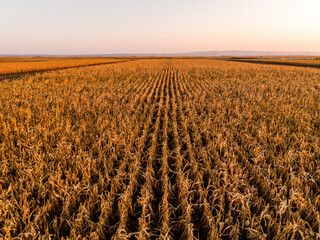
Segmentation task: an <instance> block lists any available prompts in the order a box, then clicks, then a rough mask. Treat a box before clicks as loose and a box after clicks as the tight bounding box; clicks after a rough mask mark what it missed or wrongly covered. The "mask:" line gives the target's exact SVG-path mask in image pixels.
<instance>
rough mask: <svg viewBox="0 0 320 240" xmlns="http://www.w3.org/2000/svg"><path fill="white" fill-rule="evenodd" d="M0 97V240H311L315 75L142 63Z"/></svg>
mask: <svg viewBox="0 0 320 240" xmlns="http://www.w3.org/2000/svg"><path fill="white" fill-rule="evenodd" d="M1 64H2V63H0V65H1ZM0 93H1V94H0V238H4V239H13V238H14V239H36V238H40V237H44V239H50V238H51V239H83V238H86V239H319V238H320V214H319V210H320V188H319V185H320V169H319V164H320V106H319V103H320V70H318V69H313V68H303V67H291V66H290V67H289V66H273V65H258V64H250V63H239V62H228V61H222V60H212V59H210V60H209V59H187V60H184V59H152V60H151V59H150V60H146V59H144V60H134V61H130V62H122V63H117V64H108V65H99V66H88V67H82V68H72V69H65V70H56V71H50V72H42V73H36V74H32V75H28V74H25V75H23V76H19V77H17V78H15V79H10V80H6V79H5V80H3V81H0Z"/></svg>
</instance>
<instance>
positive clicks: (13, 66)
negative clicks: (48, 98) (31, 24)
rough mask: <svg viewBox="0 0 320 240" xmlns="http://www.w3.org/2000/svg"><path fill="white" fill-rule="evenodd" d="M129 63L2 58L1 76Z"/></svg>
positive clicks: (80, 59)
mask: <svg viewBox="0 0 320 240" xmlns="http://www.w3.org/2000/svg"><path fill="white" fill-rule="evenodd" d="M121 61H128V60H127V59H110V58H70V57H69V58H67V57H65V58H63V57H60V58H59V57H55V58H30V57H25V58H0V75H12V74H21V73H31V72H38V71H47V70H56V69H65V68H71V67H80V66H90V65H99V64H107V63H114V62H121Z"/></svg>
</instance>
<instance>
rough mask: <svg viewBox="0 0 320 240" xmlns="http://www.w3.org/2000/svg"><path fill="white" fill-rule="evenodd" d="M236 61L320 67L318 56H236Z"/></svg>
mask: <svg viewBox="0 0 320 240" xmlns="http://www.w3.org/2000/svg"><path fill="white" fill-rule="evenodd" d="M236 61H239V62H251V63H265V64H276V65H288V66H297V67H299V66H301V67H316V68H320V58H315V57H309V59H303V58H302V59H299V57H296V58H283V59H281V58H274V59H273V58H251V59H245V58H243V59H241V58H238V59H237V60H236Z"/></svg>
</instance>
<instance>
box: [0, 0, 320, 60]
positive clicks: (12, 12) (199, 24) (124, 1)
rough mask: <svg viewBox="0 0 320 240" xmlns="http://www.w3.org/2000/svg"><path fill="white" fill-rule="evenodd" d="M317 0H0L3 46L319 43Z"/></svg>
mask: <svg viewBox="0 0 320 240" xmlns="http://www.w3.org/2000/svg"><path fill="white" fill-rule="evenodd" d="M319 12H320V1H319V0H304V1H302V0H54V1H53V0H28V1H26V0H0V54H116V53H179V52H191V51H210V50H216V51H218V50H255V51H256V50H260V51H310V52H312V51H318V52H319V51H320V25H319V24H320V14H319Z"/></svg>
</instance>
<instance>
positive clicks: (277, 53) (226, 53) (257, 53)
mask: <svg viewBox="0 0 320 240" xmlns="http://www.w3.org/2000/svg"><path fill="white" fill-rule="evenodd" d="M36 56H37V57H60V56H79V57H89V56H92V57H93V56H101V57H224V56H235V57H245V56H262V57H267V56H320V52H290V51H240V50H228V51H214V50H213V51H198V52H183V53H119V54H76V55H63V54H61V55H60V54H57V55H50V54H21V55H19V54H12V55H10V54H2V55H1V54H0V57H36Z"/></svg>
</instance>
